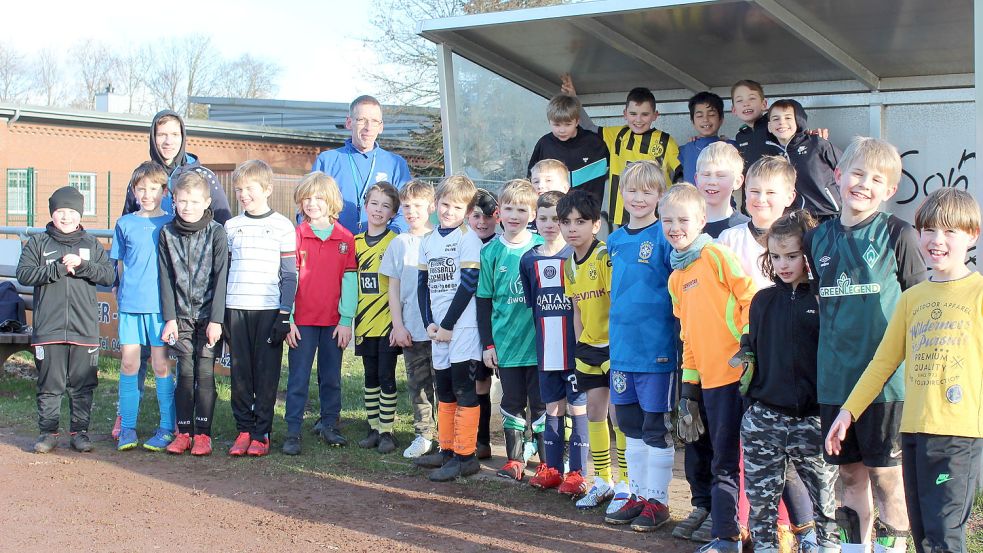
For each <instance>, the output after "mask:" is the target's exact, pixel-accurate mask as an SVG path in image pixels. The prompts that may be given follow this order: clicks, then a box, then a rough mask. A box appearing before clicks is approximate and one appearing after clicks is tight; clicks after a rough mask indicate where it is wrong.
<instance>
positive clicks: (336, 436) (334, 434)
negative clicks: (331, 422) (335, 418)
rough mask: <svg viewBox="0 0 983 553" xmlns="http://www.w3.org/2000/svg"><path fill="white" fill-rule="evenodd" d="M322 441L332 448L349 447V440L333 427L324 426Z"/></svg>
mask: <svg viewBox="0 0 983 553" xmlns="http://www.w3.org/2000/svg"><path fill="white" fill-rule="evenodd" d="M321 439H322V440H323V441H324V443H326V444H328V445H329V446H331V447H344V446H346V445H348V439H347V438H345V437H344V436H342V435H341V432H338V429H337V428H335V427H333V426H324V427H322V428H321Z"/></svg>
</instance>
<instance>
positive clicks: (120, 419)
mask: <svg viewBox="0 0 983 553" xmlns="http://www.w3.org/2000/svg"><path fill="white" fill-rule="evenodd" d="M122 426H123V417H121V416H119V415H116V422H114V423H113V433H112V434H113V439H114V440H118V439H119V429H120V428H122Z"/></svg>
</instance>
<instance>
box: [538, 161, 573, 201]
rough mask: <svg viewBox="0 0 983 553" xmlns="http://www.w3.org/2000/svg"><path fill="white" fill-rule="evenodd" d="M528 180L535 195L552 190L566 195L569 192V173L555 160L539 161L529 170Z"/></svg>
mask: <svg viewBox="0 0 983 553" xmlns="http://www.w3.org/2000/svg"><path fill="white" fill-rule="evenodd" d="M529 179H530V182H532V185H533V187H534V188H535V189H536V193H537V194H545V193H547V192H550V191H552V190H555V191H557V192H562V193H564V194H566V193H567V192H569V191H570V171H568V170H567V166H566V164H565V163H563V162H562V161H560V160H557V159H541V160H539V161H537V162H536V164H535V165H533V166H532V167H531V168H530V169H529Z"/></svg>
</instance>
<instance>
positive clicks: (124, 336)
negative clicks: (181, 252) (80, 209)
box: [109, 161, 175, 451]
mask: <svg viewBox="0 0 983 553" xmlns="http://www.w3.org/2000/svg"><path fill="white" fill-rule="evenodd" d="M130 188H131V189H132V194H133V197H134V198H135V199H136V202H137V204H138V205H139V206H140V210H139V211H137V212H136V213H131V214H129V215H124V216H122V217H120V219H119V221H117V222H116V232H115V234H114V237H113V246H112V250H111V251H110V254H109V256H110V257H111V258H112V259H113V260H114V261H115V262H117V264H119V263H120V262H122V267H119V266H118V265H117V275H119V269H120V268H122V269H123V271H122V276H121V277H120V276H117V284H116V286H117V288H116V290H117V302H118V303H119V342H120V350H121V351H120V353H121V357H122V362H121V363H120V375H119V414H120V418H121V422H120V425H121V426H120V428H121V429H120V434H119V441H118V443H117V446H116V447H117V449H119V450H120V451H124V450H128V449H133V448H135V447H136V446H137V431H136V426H137V413H138V412H139V411H140V390H139V387H138V385H137V384H138V376H137V373H138V372H139V370H140V348H141V346H144V347H146V346H149V347H150V351H151V365H152V366H153V369H154V376H155V377H156V386H157V404H158V407H159V409H160V424H159V427H158V428H157V431H156V432H155V433H154V435H153V437H151V438H150V439H149V440H147V441H146V442H144V444H143V447H144V448H146V449H149V450H151V451H163V450H164V448H166V447H167V446H168V444H170V443H171V441H172V440H173V439H174V430H175V428H174V423H175V418H174V385H175V383H174V376H173V375H172V374H171V372H170V369H169V367H168V363H167V348H166V346H165V345H164V342H163V341H162V340H161V335H162V332H163V330H164V320H163V319H162V318H161V310H160V295H159V294H158V292H159V287H158V286H157V280H158V279H157V243H158V240H159V239H160V230H161V228H163V227H164V225H166V224H167V223H169V222H170V221H171V219H172V216H171V215H169V214H168V213H166V212H165V211H164V210H163V209H161V200H162V198H163V197H164V194H165V193H166V191H167V173H166V172H165V171H164V168H163V167H161V166H160V165H159V164H157V163H155V162H153V161H147V162H144V163H142V164H140V166H139V167H137V168H136V170H134V171H133V176H132V177H131V178H130Z"/></svg>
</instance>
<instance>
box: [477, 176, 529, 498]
mask: <svg viewBox="0 0 983 553" xmlns="http://www.w3.org/2000/svg"><path fill="white" fill-rule="evenodd" d="M535 206H536V190H535V189H534V188H533V187H532V183H530V182H529V181H527V180H523V179H517V180H513V181H511V182H509V183H508V185H506V187H505V190H503V191H502V194H501V198H499V214H500V217H501V221H502V226H503V228H504V229H505V232H504V233H503V234H501V235H500V236H498V237H497V238H495V239H494V240H492V241H491V242H489V243H488V244H486V245H485V246H484V248H482V250H481V264H482V265H484V266H485V267H487V268H488V269H487V270H485V271H481V272H480V273H479V275H480V276H479V279H478V291H477V294H476V296H475V297H476V300H475V307H476V308H477V315H478V333H479V335H480V337H481V344H482V348H483V351H482V361H483V363H484V365H485V367H487V368H488V369H490V370H494V371H495V372H497V373H498V377H499V379H500V380H501V383H502V402H501V411H502V423H503V425H504V430H505V432H504V433H505V454H506V456H507V457H508V461H507V462H506V463H505V466H503V467H502V468H501V469H499V471H498V475H499V476H501V477H503V478H513V479H515V480H522V479H523V477H524V474H525V472H524V471H525V467H526V460H527V459H528V457H529V456H530V455H526V450H527V448H526V429H529V430H531V433H532V441H531V442H530V445H531V446H532V447H529V448H528V449H529V450H532V449H535V450H536V451H539V453H540V462H542V461H543V458H544V457H545V456H546V455H545V454H544V453H543V452H542V442H543V430H545V425H546V418H545V411H546V407H545V406H544V405H543V400H542V399H540V397H539V378H538V374H537V371H536V348H535V338H534V335H533V333H531V332H529V331H530V330H532V327H533V321H532V313H531V312H530V311H529V310H528V309H526V304H525V296H524V295H523V293H522V286H521V281H520V278H519V260H520V259H521V258H522V255H523V254H524V253H526V252H527V251H529V250H530V249H531V248H532V247H534V246H538V245H539V244H542V243H543V239H542V238H541V237H540V236H539V235H536V234H533V233H531V232H529V230H528V229H527V226H528V225H529V221H530V219H531V217H532V214H533V213H534V212H535ZM527 405H528V407H529V411H528V414H529V417H528V419H527V418H526V413H527V411H526V406H527Z"/></svg>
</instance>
